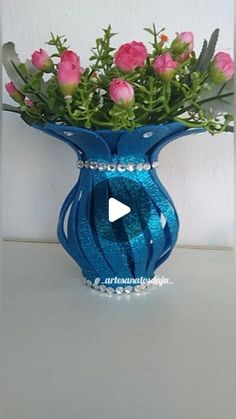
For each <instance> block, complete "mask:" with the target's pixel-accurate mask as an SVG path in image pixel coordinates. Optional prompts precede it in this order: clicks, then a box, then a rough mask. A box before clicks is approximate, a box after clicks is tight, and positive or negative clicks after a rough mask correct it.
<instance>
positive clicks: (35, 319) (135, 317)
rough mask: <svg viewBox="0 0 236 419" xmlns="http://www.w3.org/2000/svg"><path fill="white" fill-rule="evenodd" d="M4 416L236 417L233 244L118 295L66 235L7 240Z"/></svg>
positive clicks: (181, 257) (179, 252)
mask: <svg viewBox="0 0 236 419" xmlns="http://www.w3.org/2000/svg"><path fill="white" fill-rule="evenodd" d="M2 250H3V287H2V288H3V319H4V323H3V324H4V326H3V338H4V339H3V342H4V345H3V347H4V356H3V360H4V362H3V366H2V369H3V372H2V383H3V390H2V395H3V403H2V413H3V415H2V417H3V419H54V418H55V419H77V418H78V419H100V418H101V419H120V418H124V419H233V418H234V417H235V416H234V415H235V410H234V405H233V398H234V394H233V393H234V390H233V381H234V371H233V366H234V365H233V364H234V356H235V353H234V351H235V338H234V335H235V328H234V326H235V325H234V315H233V306H234V298H235V296H234V278H235V273H234V269H235V268H234V266H233V252H231V251H226V250H222V251H213V250H212V251H210V250H208V251H206V250H189V249H188V250H183V249H176V250H175V251H174V253H173V254H172V256H171V258H170V259H169V260H168V261H167V262H166V263H165V264H164V265H163V266H162V267H161V269H160V271H159V275H164V276H165V277H168V278H169V279H170V280H171V281H173V285H163V286H162V287H160V286H155V287H154V288H152V289H150V290H147V291H145V292H143V293H141V294H136V293H134V294H133V295H122V296H118V295H114V296H108V295H104V294H102V293H99V292H98V291H95V290H91V289H89V288H88V287H86V286H85V285H83V283H82V281H80V279H79V277H80V270H79V268H78V267H77V266H76V264H75V263H74V262H73V261H72V259H70V258H69V256H67V254H66V253H65V252H64V250H63V249H62V248H61V247H60V246H59V245H57V244H30V243H27V244H26V243H13V242H4V243H3V249H2Z"/></svg>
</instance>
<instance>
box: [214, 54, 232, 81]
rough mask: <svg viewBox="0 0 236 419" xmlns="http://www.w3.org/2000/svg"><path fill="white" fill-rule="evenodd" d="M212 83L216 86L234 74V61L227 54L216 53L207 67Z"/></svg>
mask: <svg viewBox="0 0 236 419" xmlns="http://www.w3.org/2000/svg"><path fill="white" fill-rule="evenodd" d="M209 73H210V76H211V79H212V81H214V83H216V84H220V83H224V82H225V81H227V80H230V79H232V77H233V74H234V61H233V60H232V58H231V56H230V55H229V54H228V53H227V52H218V53H217V54H216V55H215V57H214V59H213V61H212V62H211V63H210V66H209Z"/></svg>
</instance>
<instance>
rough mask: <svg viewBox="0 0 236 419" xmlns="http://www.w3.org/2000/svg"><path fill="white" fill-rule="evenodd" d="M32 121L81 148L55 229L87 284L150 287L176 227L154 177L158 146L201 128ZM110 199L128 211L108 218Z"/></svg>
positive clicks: (105, 287)
mask: <svg viewBox="0 0 236 419" xmlns="http://www.w3.org/2000/svg"><path fill="white" fill-rule="evenodd" d="M35 128H37V129H40V130H41V131H43V132H45V133H47V134H50V135H52V136H54V137H56V138H58V139H59V140H62V141H64V142H65V143H66V144H68V145H69V146H70V147H72V148H73V150H74V151H75V153H76V155H77V159H78V163H77V164H78V167H79V168H80V169H81V170H80V175H79V179H78V181H77V183H76V185H75V186H74V187H73V189H72V190H71V192H70V193H69V195H68V196H67V198H66V200H65V202H64V204H63V206H62V209H61V212H60V216H59V222H58V230H57V233H58V238H59V241H60V243H61V244H62V246H63V247H64V249H65V250H66V251H67V252H68V253H69V255H70V256H71V257H72V258H73V259H74V260H75V261H76V262H77V263H78V264H79V266H80V267H81V270H82V273H83V276H84V278H85V282H86V284H87V285H89V286H93V287H94V288H96V289H99V290H101V291H106V292H108V293H113V292H116V293H117V294H120V293H122V292H131V291H133V290H135V291H140V290H142V289H145V288H146V286H148V284H149V283H150V282H151V280H152V278H153V277H154V272H155V271H156V269H157V268H158V267H159V266H160V265H161V264H162V263H163V262H164V261H165V260H166V259H167V258H168V256H169V255H170V253H171V251H172V250H173V247H174V245H175V243H176V240H177V236H178V230H179V220H178V215H177V212H176V209H175V207H174V204H173V202H172V199H171V198H170V196H169V195H168V193H167V191H166V190H165V188H164V187H163V185H162V184H161V182H160V180H159V178H158V176H157V171H156V167H157V159H158V155H159V152H160V151H161V149H162V148H163V147H164V146H166V145H167V144H168V143H169V142H171V141H173V140H175V139H177V138H179V137H183V136H185V135H189V134H192V133H193V132H194V133H195V132H199V131H202V130H201V129H199V130H197V129H188V128H186V127H185V126H183V125H182V124H181V123H177V122H171V123H168V124H165V125H152V126H151V125H149V126H143V127H141V128H137V129H135V130H134V131H132V132H128V131H125V130H123V131H111V130H98V131H92V130H87V129H83V128H79V127H72V126H64V125H56V124H52V123H47V124H45V125H44V126H37V125H35ZM110 198H114V199H116V200H117V201H119V202H121V203H123V204H124V205H126V206H128V207H129V208H130V212H129V213H128V214H127V215H125V216H123V217H121V218H120V219H118V220H116V221H114V222H111V221H109V218H108V207H109V200H110ZM66 220H67V221H66Z"/></svg>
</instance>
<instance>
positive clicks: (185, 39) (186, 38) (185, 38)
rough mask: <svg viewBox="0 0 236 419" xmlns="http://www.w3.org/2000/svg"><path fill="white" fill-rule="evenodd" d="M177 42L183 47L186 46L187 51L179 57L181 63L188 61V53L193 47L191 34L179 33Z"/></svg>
mask: <svg viewBox="0 0 236 419" xmlns="http://www.w3.org/2000/svg"><path fill="white" fill-rule="evenodd" d="M178 39H179V41H180V42H181V43H182V44H183V45H184V44H187V50H186V51H185V52H184V53H183V54H182V55H181V61H186V60H188V58H189V56H190V53H191V52H192V50H193V47H194V36H193V33H192V32H181V33H180V34H179V35H178Z"/></svg>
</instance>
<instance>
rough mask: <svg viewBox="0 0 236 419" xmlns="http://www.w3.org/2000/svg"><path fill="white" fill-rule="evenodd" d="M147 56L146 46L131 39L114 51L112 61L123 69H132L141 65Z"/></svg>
mask: <svg viewBox="0 0 236 419" xmlns="http://www.w3.org/2000/svg"><path fill="white" fill-rule="evenodd" d="M146 58H147V48H146V47H145V45H144V44H143V43H142V42H136V41H132V42H130V43H128V44H123V45H121V46H120V48H119V49H118V50H117V51H116V53H115V56H114V61H115V64H116V65H117V67H119V68H120V69H121V70H123V71H133V70H135V68H137V67H142V66H143V65H144V62H145V60H146Z"/></svg>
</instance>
